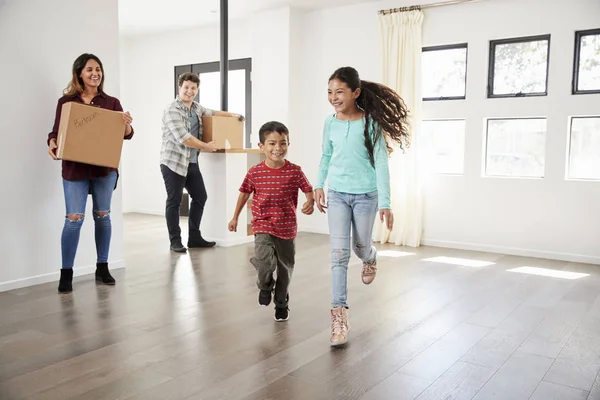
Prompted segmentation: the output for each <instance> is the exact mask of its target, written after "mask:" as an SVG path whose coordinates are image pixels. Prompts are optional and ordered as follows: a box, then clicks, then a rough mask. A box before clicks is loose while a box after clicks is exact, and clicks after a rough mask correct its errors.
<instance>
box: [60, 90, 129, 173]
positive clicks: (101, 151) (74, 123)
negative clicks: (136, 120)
mask: <svg viewBox="0 0 600 400" xmlns="http://www.w3.org/2000/svg"><path fill="white" fill-rule="evenodd" d="M122 114H123V113H121V112H118V111H112V110H105V109H103V108H100V107H94V106H88V105H85V104H81V103H76V102H68V103H65V104H63V106H62V112H61V115H60V123H59V128H58V139H57V141H56V142H57V145H58V148H57V149H56V155H57V157H58V158H60V159H62V160H68V161H77V162H81V163H86V164H92V165H99V166H102V167H112V168H118V167H119V161H120V160H121V149H122V148H123V136H124V135H125V122H124V121H123V117H122Z"/></svg>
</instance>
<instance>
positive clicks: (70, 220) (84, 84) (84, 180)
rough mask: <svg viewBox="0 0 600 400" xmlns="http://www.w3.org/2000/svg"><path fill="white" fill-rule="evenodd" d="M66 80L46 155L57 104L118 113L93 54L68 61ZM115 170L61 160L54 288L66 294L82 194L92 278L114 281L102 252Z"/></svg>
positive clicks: (128, 134) (128, 130) (126, 117)
mask: <svg viewBox="0 0 600 400" xmlns="http://www.w3.org/2000/svg"><path fill="white" fill-rule="evenodd" d="M72 72H73V75H72V77H71V82H70V83H69V85H68V86H67V88H66V89H65V90H64V96H63V97H61V98H60V99H59V100H58V105H57V106H56V117H55V119H54V127H53V128H52V132H50V133H49V134H48V141H47V143H48V154H50V157H52V159H54V160H58V158H57V157H56V148H57V143H56V140H57V137H58V128H59V123H60V115H61V111H62V106H63V104H65V103H68V102H71V101H74V102H77V103H82V104H88V105H93V106H96V107H101V108H104V109H107V110H113V111H120V112H122V111H123V107H121V103H120V102H119V99H117V98H115V97H112V96H109V95H107V94H106V93H104V91H103V88H104V68H103V67H102V62H101V61H100V59H99V58H98V57H96V56H95V55H93V54H87V53H85V54H82V55H80V56H79V57H77V59H76V60H75V62H74V63H73V68H72ZM123 121H124V122H125V130H124V132H123V138H124V139H131V138H132V137H133V128H132V127H131V122H132V121H133V119H132V117H131V115H130V114H129V112H125V113H123ZM118 174H119V173H118V170H117V169H116V168H110V167H100V166H96V165H90V164H84V163H79V162H73V161H66V160H63V161H62V178H63V189H64V195H65V205H66V218H65V223H64V227H63V231H62V237H61V250H62V269H61V270H60V282H59V284H58V291H59V292H60V293H70V292H71V291H72V290H73V286H72V281H73V265H74V263H75V254H76V252H77V246H78V244H79V236H80V232H81V226H82V225H83V220H84V215H85V206H86V202H87V196H88V194H91V195H92V203H93V215H94V224H95V239H96V252H97V263H96V280H97V281H99V282H101V283H103V284H106V285H114V284H115V279H114V278H113V277H112V276H111V274H110V272H109V270H108V252H109V249H110V239H111V233H112V228H111V221H110V204H111V200H112V194H113V190H114V189H115V188H116V185H117V179H118Z"/></svg>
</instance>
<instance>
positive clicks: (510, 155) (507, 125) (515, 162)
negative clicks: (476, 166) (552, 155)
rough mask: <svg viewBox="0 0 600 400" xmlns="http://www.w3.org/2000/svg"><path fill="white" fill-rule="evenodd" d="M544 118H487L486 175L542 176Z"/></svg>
mask: <svg viewBox="0 0 600 400" xmlns="http://www.w3.org/2000/svg"><path fill="white" fill-rule="evenodd" d="M545 151H546V118H506V119H495V118H494V119H488V120H487V137H486V155H485V174H486V175H487V176H509V177H527V178H543V177H544V165H545Z"/></svg>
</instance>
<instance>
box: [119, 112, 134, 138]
mask: <svg viewBox="0 0 600 400" xmlns="http://www.w3.org/2000/svg"><path fill="white" fill-rule="evenodd" d="M121 115H122V116H123V122H125V135H124V136H129V135H131V130H132V128H131V123H132V122H133V117H132V116H131V114H129V111H127V112H124V113H123V114H121Z"/></svg>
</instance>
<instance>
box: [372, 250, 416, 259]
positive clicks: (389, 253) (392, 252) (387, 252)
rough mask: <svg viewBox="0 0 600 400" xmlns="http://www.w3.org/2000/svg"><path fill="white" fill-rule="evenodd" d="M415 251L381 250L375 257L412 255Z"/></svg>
mask: <svg viewBox="0 0 600 400" xmlns="http://www.w3.org/2000/svg"><path fill="white" fill-rule="evenodd" d="M414 255H415V253H408V252H406V251H397V250H381V251H378V252H377V257H393V258H398V257H406V256H414Z"/></svg>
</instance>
